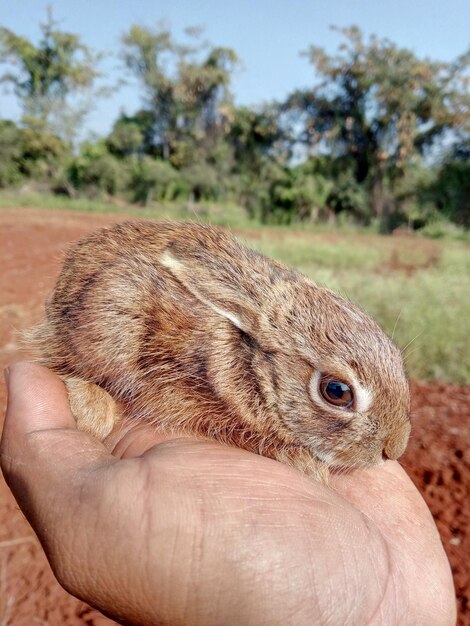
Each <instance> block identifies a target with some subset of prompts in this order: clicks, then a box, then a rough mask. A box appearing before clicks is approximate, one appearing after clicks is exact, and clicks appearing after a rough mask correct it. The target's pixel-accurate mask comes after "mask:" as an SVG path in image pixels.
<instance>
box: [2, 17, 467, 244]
mask: <svg viewBox="0 0 470 626" xmlns="http://www.w3.org/2000/svg"><path fill="white" fill-rule="evenodd" d="M41 32H42V37H41V39H40V41H38V42H33V41H31V40H29V39H28V38H25V37H23V36H20V35H17V34H15V33H14V32H12V31H11V30H9V29H7V28H0V82H1V83H3V84H4V85H7V86H9V87H10V88H11V89H13V90H14V93H15V95H16V97H17V99H18V101H19V103H20V105H21V110H22V118H21V121H20V122H17V123H15V122H13V121H11V120H8V119H2V116H1V111H0V188H2V189H3V190H15V189H16V190H19V191H21V192H22V193H23V195H24V194H27V193H34V192H41V193H44V192H47V193H49V194H55V195H57V196H59V197H61V198H62V199H63V198H64V197H68V198H69V199H72V200H73V201H74V202H80V201H81V200H82V199H87V200H88V199H93V200H95V201H109V200H110V199H111V200H112V201H113V202H115V203H117V204H119V202H122V203H126V204H127V203H137V204H140V205H142V206H144V207H151V206H152V204H153V203H160V204H161V205H165V206H167V207H168V206H174V207H177V206H185V207H186V208H187V209H188V208H189V209H190V212H193V213H195V214H196V215H197V214H198V213H201V212H203V211H204V206H205V205H210V204H211V203H217V205H218V206H220V207H225V208H226V214H227V215H229V214H230V211H231V208H230V207H239V208H241V210H242V211H243V215H245V216H246V219H247V220H251V221H252V222H253V224H259V223H261V224H278V225H279V224H281V225H285V224H293V223H303V224H307V223H310V224H321V223H325V224H327V225H338V224H339V225H341V224H352V225H357V226H361V227H368V228H369V229H371V230H373V229H375V230H378V231H380V232H383V233H386V232H391V231H392V230H394V229H396V228H397V227H404V228H406V229H409V230H416V231H419V232H421V233H423V234H426V235H429V236H434V237H439V236H443V235H452V236H455V237H462V238H467V236H468V229H469V226H470V161H469V159H468V157H469V154H470V133H469V131H470V106H469V104H470V95H469V89H468V85H469V71H468V70H469V64H470V51H468V52H466V53H464V54H462V55H461V56H460V57H459V58H456V59H455V60H454V61H452V62H439V61H431V60H429V59H427V58H419V57H418V56H417V55H416V54H414V53H413V52H411V51H410V50H408V49H404V48H400V47H398V46H397V45H395V44H394V43H393V42H391V41H389V40H388V39H380V38H378V37H376V36H370V37H365V36H364V35H363V34H362V33H361V31H360V30H359V29H358V28H356V27H351V28H347V29H337V35H338V49H337V52H336V53H335V54H333V55H330V54H327V53H326V52H325V50H323V49H321V48H318V47H315V46H312V47H311V48H310V49H308V50H306V51H304V53H303V54H304V55H305V56H306V58H307V60H308V61H309V62H310V63H311V64H312V66H313V68H314V69H315V75H316V76H317V80H316V82H315V83H314V84H312V85H311V87H310V88H309V89H302V90H300V89H299V90H296V91H294V92H292V93H290V94H289V95H288V96H287V98H285V100H284V101H282V102H276V101H272V102H269V103H265V104H263V105H259V106H250V107H248V106H235V104H234V100H233V97H232V94H231V90H230V85H231V78H232V76H233V73H234V71H235V70H236V68H237V66H238V63H239V61H238V59H237V54H236V52H235V51H234V50H232V49H230V48H223V47H215V46H212V45H211V44H209V43H207V42H205V41H203V38H202V33H201V31H200V29H197V28H193V29H188V30H187V37H186V39H185V40H184V42H182V41H177V40H176V39H175V38H174V36H173V35H172V33H171V32H170V31H169V30H167V29H165V28H163V27H162V28H159V27H156V28H151V27H148V26H138V25H134V26H132V27H131V28H129V29H128V31H127V32H126V33H124V35H123V36H122V38H121V44H120V45H121V49H120V51H119V58H120V63H121V65H122V71H123V74H124V73H125V74H126V75H128V76H132V77H133V78H134V79H136V80H137V81H138V85H139V88H140V93H141V108H140V109H139V110H137V111H135V112H133V113H131V114H124V113H122V114H121V115H120V116H119V117H118V119H116V120H115V121H114V125H113V127H112V130H111V132H110V133H109V134H108V136H106V137H102V138H99V139H96V140H94V141H87V142H85V143H82V144H79V143H78V142H77V133H78V130H79V129H80V127H81V124H83V120H84V119H85V117H86V115H87V113H88V112H89V111H90V109H91V108H92V106H93V103H96V101H97V99H98V98H106V97H107V96H109V95H110V93H111V92H113V90H115V89H117V86H111V87H108V88H102V87H100V88H98V87H97V84H98V82H99V79H100V78H101V73H100V53H98V52H97V51H95V50H92V49H90V47H88V46H87V45H85V44H84V43H83V42H82V41H81V39H80V37H79V36H78V35H76V34H74V33H69V32H64V31H63V30H61V29H60V28H59V26H58V24H57V23H56V22H55V21H54V19H53V16H52V14H51V12H49V14H48V19H47V21H46V22H45V23H44V24H43V25H42V26H41Z"/></svg>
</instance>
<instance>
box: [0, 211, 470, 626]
mask: <svg viewBox="0 0 470 626" xmlns="http://www.w3.org/2000/svg"><path fill="white" fill-rule="evenodd" d="M121 219H122V217H119V218H118V217H110V216H104V215H90V214H79V213H71V212H66V211H63V212H62V211H60V212H58V211H47V210H37V209H11V210H10V209H2V210H0V263H1V268H2V271H1V274H0V366H1V367H2V368H3V367H5V365H6V364H8V363H10V362H12V361H14V360H15V359H17V358H18V354H19V346H18V342H17V338H16V331H17V330H18V329H22V328H27V327H28V326H30V325H32V324H33V323H34V322H35V321H37V320H38V319H39V318H40V317H41V314H42V309H43V303H44V298H45V296H46V294H47V293H48V292H49V291H50V289H51V288H52V285H53V283H54V279H55V276H56V274H57V272H58V270H59V267H60V263H61V258H62V254H63V251H64V249H65V248H66V247H67V245H68V244H69V243H70V242H71V241H73V240H75V239H77V238H79V237H81V236H83V235H84V234H85V233H86V232H88V231H90V230H92V229H95V228H97V227H99V226H101V225H105V224H109V223H111V222H113V221H119V220H121ZM412 395H413V433H412V438H411V441H410V445H409V447H408V450H407V452H406V454H405V456H404V457H403V459H402V463H403V465H404V467H405V468H406V470H407V471H408V472H409V474H410V475H411V477H412V478H413V480H414V481H415V483H416V485H417V486H418V488H419V489H420V491H421V493H422V494H423V496H424V498H425V500H426V502H427V503H428V505H429V507H430V509H431V511H432V513H433V515H434V517H435V519H436V523H437V526H438V528H439V531H440V533H441V537H442V541H443V543H444V547H445V550H446V552H447V554H448V556H449V559H450V562H451V565H452V570H453V573H454V580H455V587H456V595H457V603H458V607H459V626H470V564H469V561H470V528H469V523H470V428H469V416H470V387H458V386H454V385H444V384H441V383H436V382H432V383H422V382H413V383H412ZM4 409H5V388H4V386H3V383H1V385H0V416H1V415H3V414H4ZM0 623H1V624H4V625H7V624H8V625H10V626H31V625H34V624H42V625H43V626H44V625H45V626H84V625H89V626H104V625H105V624H112V622H110V621H109V620H107V619H106V618H104V617H103V616H101V615H100V614H99V613H98V612H97V611H94V610H93V609H91V608H89V607H88V606H86V605H85V604H83V603H82V602H79V601H78V600H75V599H74V598H72V597H71V596H69V595H68V594H67V593H66V592H65V591H63V590H62V589H61V588H60V587H59V585H58V584H57V582H56V581H55V579H54V577H53V575H52V573H51V571H50V568H49V566H48V563H47V561H46V559H45V557H44V555H43V553H42V550H41V548H40V547H39V544H38V542H37V540H36V538H35V536H34V534H33V532H32V530H31V528H30V527H29V525H28V524H27V522H26V521H25V519H24V518H23V516H22V514H21V512H20V511H19V509H18V507H17V505H16V503H15V502H14V500H13V498H12V496H11V495H10V493H9V491H8V488H7V487H6V485H5V483H4V482H3V480H1V479H0Z"/></svg>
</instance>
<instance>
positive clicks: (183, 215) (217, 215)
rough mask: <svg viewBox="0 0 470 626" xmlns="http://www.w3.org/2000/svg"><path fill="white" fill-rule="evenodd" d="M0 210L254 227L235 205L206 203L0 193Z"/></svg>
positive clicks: (33, 193)
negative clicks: (144, 203) (26, 209)
mask: <svg viewBox="0 0 470 626" xmlns="http://www.w3.org/2000/svg"><path fill="white" fill-rule="evenodd" d="M0 207H1V208H5V209H9V208H18V209H20V208H22V207H32V208H40V209H58V210H63V209H67V210H70V211H79V212H84V213H113V214H118V215H119V214H122V215H123V216H124V215H126V216H129V215H132V216H137V217H142V218H145V219H173V220H177V221H187V220H194V221H198V222H210V223H212V224H216V225H219V226H232V227H234V228H242V227H245V228H247V227H249V226H251V225H252V223H251V222H250V220H249V218H248V216H247V214H246V211H245V210H244V209H243V208H242V207H240V206H237V205H236V204H234V203H228V202H227V203H215V202H206V203H203V204H199V205H196V204H193V203H188V202H167V203H164V202H161V203H160V202H159V203H157V202H153V203H151V204H150V205H149V206H147V207H143V206H140V205H138V204H130V203H126V202H123V201H116V200H114V201H113V200H111V199H109V200H106V199H103V200H99V199H96V200H91V199H88V198H83V197H78V198H68V197H66V196H57V195H53V194H45V193H39V192H34V191H27V192H18V191H16V192H11V191H2V192H0Z"/></svg>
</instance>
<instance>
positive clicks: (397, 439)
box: [382, 423, 410, 461]
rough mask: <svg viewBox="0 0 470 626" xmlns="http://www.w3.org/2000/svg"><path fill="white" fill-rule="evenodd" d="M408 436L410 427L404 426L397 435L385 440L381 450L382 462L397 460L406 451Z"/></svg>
mask: <svg viewBox="0 0 470 626" xmlns="http://www.w3.org/2000/svg"><path fill="white" fill-rule="evenodd" d="M409 436H410V425H409V423H407V424H405V425H404V427H403V428H401V429H400V430H399V431H398V432H397V433H394V434H393V435H392V436H391V437H389V438H388V439H387V441H386V442H385V445H384V447H383V450H382V458H383V460H384V461H386V460H387V459H398V458H399V457H400V456H401V455H402V454H403V452H404V451H405V449H406V445H407V443H408V437H409Z"/></svg>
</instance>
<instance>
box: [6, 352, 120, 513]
mask: <svg viewBox="0 0 470 626" xmlns="http://www.w3.org/2000/svg"><path fill="white" fill-rule="evenodd" d="M7 388H8V403H7V411H6V415H5V423H4V428H3V434H2V440H1V444H0V464H1V467H2V470H3V473H4V475H5V478H6V480H7V482H8V484H9V485H10V488H11V489H12V491H13V494H14V496H15V497H16V499H17V501H18V503H19V504H20V506H21V508H22V509H23V511H24V512H25V513H26V515H27V517H29V518H30V521H31V522H32V523H33V525H34V524H35V522H36V523H38V522H39V520H41V519H43V518H44V515H45V511H46V509H48V503H50V502H51V500H52V499H54V500H55V501H56V503H57V506H60V507H64V506H67V505H66V500H67V498H68V497H70V496H71V492H72V491H73V490H74V489H76V488H78V485H79V483H80V480H79V478H80V475H83V474H84V473H85V472H89V471H90V469H91V468H95V469H96V468H97V467H99V466H106V465H108V464H109V463H112V462H114V461H115V460H114V459H113V457H112V456H111V455H110V454H109V452H107V450H106V448H105V447H104V446H103V445H102V444H101V443H100V442H99V441H98V440H96V439H94V438H93V437H90V436H89V435H87V434H85V433H82V432H79V431H77V429H76V425H75V420H74V418H73V415H72V413H71V411H70V406H69V403H68V398H67V392H66V389H65V386H64V385H63V383H62V382H61V380H60V379H59V378H58V377H57V376H56V375H55V374H53V373H52V372H50V371H49V370H47V369H46V368H44V367H42V366H40V365H36V364H32V363H17V364H15V365H13V366H11V367H10V369H9V372H8V375H7Z"/></svg>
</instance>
